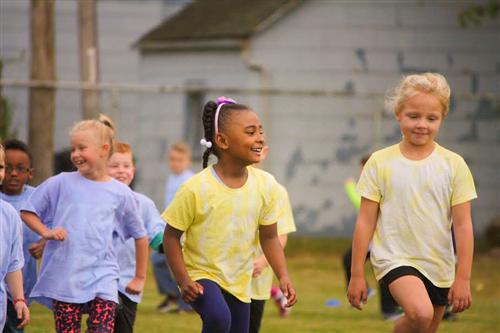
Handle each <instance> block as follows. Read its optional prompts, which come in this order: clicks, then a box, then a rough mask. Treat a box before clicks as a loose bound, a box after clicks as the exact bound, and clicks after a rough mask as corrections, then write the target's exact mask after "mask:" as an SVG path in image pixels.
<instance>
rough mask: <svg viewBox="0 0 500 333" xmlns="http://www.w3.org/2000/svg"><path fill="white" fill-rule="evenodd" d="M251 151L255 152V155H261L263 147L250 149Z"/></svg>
mask: <svg viewBox="0 0 500 333" xmlns="http://www.w3.org/2000/svg"><path fill="white" fill-rule="evenodd" d="M250 150H251V151H253V152H254V153H261V152H262V147H259V148H252V149H250Z"/></svg>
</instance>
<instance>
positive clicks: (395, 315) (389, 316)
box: [382, 311, 404, 321]
mask: <svg viewBox="0 0 500 333" xmlns="http://www.w3.org/2000/svg"><path fill="white" fill-rule="evenodd" d="M403 314H404V313H403V311H394V312H384V313H383V314H382V315H383V316H384V320H387V321H396V320H398V319H399V318H401V317H402V316H403Z"/></svg>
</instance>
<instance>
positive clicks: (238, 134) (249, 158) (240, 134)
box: [217, 110, 265, 166]
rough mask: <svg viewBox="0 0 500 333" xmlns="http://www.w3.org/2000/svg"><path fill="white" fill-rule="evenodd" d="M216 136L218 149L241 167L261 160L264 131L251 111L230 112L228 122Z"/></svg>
mask: <svg viewBox="0 0 500 333" xmlns="http://www.w3.org/2000/svg"><path fill="white" fill-rule="evenodd" d="M224 127H225V128H224V131H223V132H222V133H219V134H217V135H218V139H217V140H218V146H219V149H220V150H221V151H222V152H224V153H225V154H226V155H227V156H228V157H230V158H231V159H233V160H234V161H236V162H239V163H240V164H242V165H245V166H246V165H251V164H254V163H258V162H259V161H260V160H261V159H262V149H263V147H264V144H265V142H264V131H263V129H262V125H261V124H260V121H259V118H258V117H257V114H256V113H255V112H253V111H252V110H238V111H232V112H231V115H230V120H229V121H228V122H227V125H226V126H224Z"/></svg>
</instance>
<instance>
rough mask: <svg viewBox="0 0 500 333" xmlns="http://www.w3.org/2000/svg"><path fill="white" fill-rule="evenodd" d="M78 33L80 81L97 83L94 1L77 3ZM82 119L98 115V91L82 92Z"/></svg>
mask: <svg viewBox="0 0 500 333" xmlns="http://www.w3.org/2000/svg"><path fill="white" fill-rule="evenodd" d="M78 31H79V35H80V80H81V81H83V82H85V83H97V82H98V81H99V52H98V48H97V13H96V3H95V0H79V1H78ZM82 108H83V112H82V113H83V118H84V119H91V118H96V117H97V115H98V114H99V112H100V111H99V110H100V106H99V91H97V90H87V89H83V90H82Z"/></svg>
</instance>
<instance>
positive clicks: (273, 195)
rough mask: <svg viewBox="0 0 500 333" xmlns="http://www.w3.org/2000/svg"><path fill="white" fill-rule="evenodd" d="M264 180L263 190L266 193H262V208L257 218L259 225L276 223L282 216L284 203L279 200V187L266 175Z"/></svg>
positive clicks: (272, 178)
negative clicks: (265, 181)
mask: <svg viewBox="0 0 500 333" xmlns="http://www.w3.org/2000/svg"><path fill="white" fill-rule="evenodd" d="M266 180H267V183H266V184H265V185H264V188H265V191H266V192H267V193H264V206H263V207H262V210H261V213H260V217H259V224H260V225H271V224H274V223H277V222H278V221H279V220H280V219H281V218H282V216H283V208H284V203H283V200H280V197H281V195H280V185H279V184H278V182H276V180H275V179H274V177H272V176H271V175H268V178H267V179H266Z"/></svg>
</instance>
